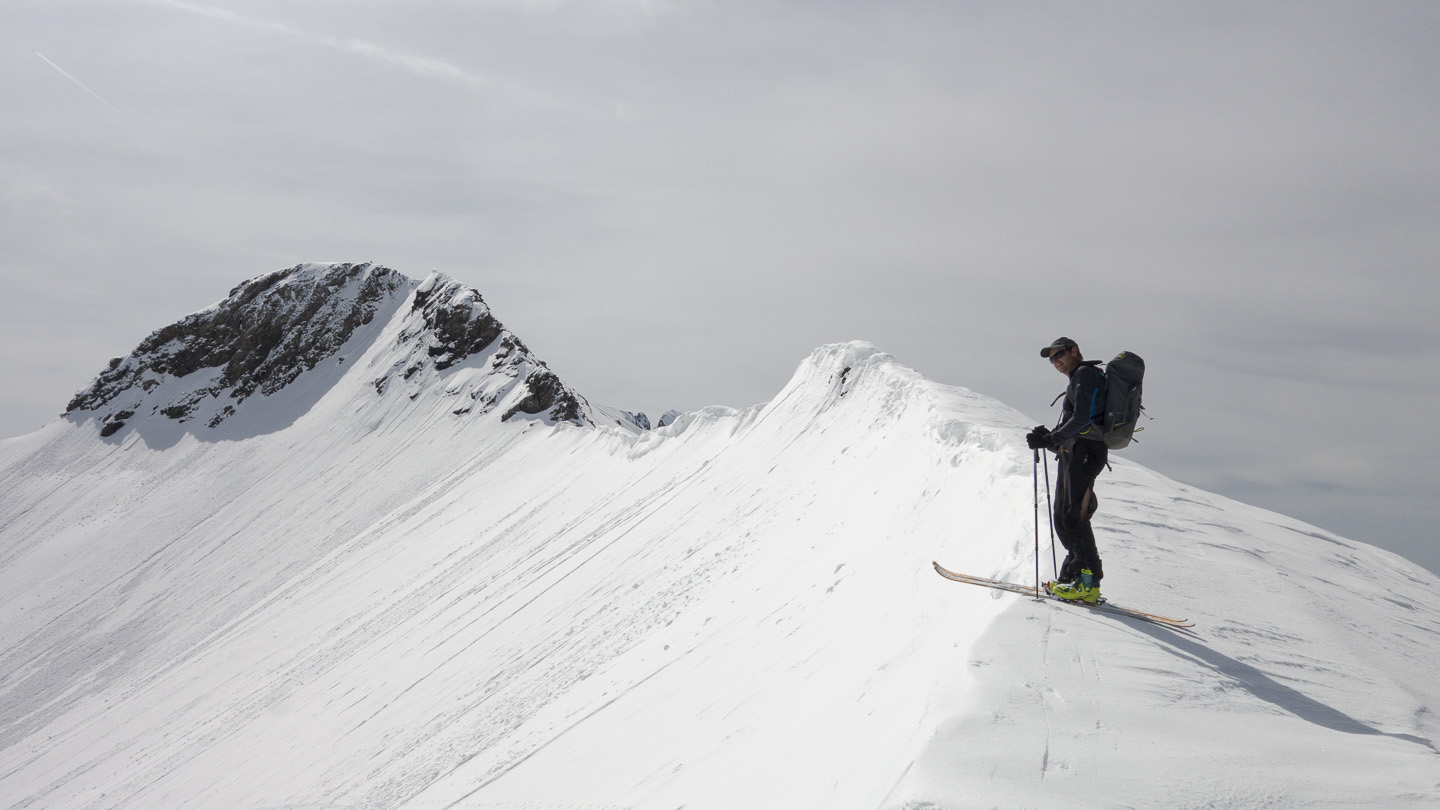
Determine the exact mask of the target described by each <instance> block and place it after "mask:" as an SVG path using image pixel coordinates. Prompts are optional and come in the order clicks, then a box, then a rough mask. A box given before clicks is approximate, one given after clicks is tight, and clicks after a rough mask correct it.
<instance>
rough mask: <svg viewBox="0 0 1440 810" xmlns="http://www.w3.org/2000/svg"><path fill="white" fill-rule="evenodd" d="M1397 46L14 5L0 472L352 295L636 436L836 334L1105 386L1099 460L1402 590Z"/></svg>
mask: <svg viewBox="0 0 1440 810" xmlns="http://www.w3.org/2000/svg"><path fill="white" fill-rule="evenodd" d="M1436 42H1440V5H1436V4H1434V3H1431V2H1415V3H1406V2H1387V3H1367V4H1358V3H1327V2H1298V3H1290V2H1273V3H1265V4H1253V3H1242V2H1193V3H1185V2H1178V3H1165V4H1155V3H1143V2H1134V3H1115V2H1099V3H1068V2H1067V3H1060V2H1056V3H1043V2H1042V3H1015V2H993V3H992V2H973V3H965V2H886V3H879V2H875V3H859V2H783V3H782V2H750V1H749V0H739V1H738V2H723V3H721V2H678V0H677V1H673V2H672V0H591V1H590V2H578V1H577V2H568V1H567V0H537V2H523V1H522V0H490V1H482V2H427V1H426V0H418V1H417V0H407V2H403V3H402V2H396V1H394V0H390V1H386V0H356V1H355V2H343V1H342V0H325V1H324V2H313V3H305V4H294V3H280V2H263V1H259V2H246V3H239V2H234V0H229V2H220V1H217V2H190V1H189V0H109V1H108V2H89V1H87V0H61V1H60V2H56V1H55V0H45V1H43V2H41V1H39V0H10V2H7V3H5V4H4V6H3V8H0V103H3V109H4V110H5V115H4V116H3V118H0V223H3V234H4V238H3V240H0V284H3V287H0V288H3V290H4V294H3V296H0V378H3V380H4V381H5V382H4V386H3V390H0V436H17V435H23V434H26V433H29V432H32V431H34V430H36V429H38V428H39V427H41V426H42V425H43V424H45V423H46V422H48V421H50V420H52V419H54V418H55V417H56V416H57V415H58V414H59V413H61V412H62V411H63V410H64V407H65V404H66V403H67V402H68V400H69V399H70V397H71V396H73V395H74V393H75V392H77V391H78V390H80V389H82V388H85V387H86V386H87V385H88V384H89V382H90V381H91V380H92V379H93V377H94V376H95V375H96V374H97V373H98V372H99V371H101V370H102V369H103V368H104V366H105V363H106V362H107V360H108V359H109V358H111V357H116V356H121V355H125V354H127V353H129V352H130V350H131V349H133V348H134V347H135V345H136V344H138V343H139V341H140V340H141V339H143V338H144V337H145V336H146V335H148V334H149V333H150V332H151V331H153V330H155V329H158V328H160V327H161V326H164V325H167V324H169V323H172V322H174V321H175V320H178V319H179V318H181V317H183V316H184V315H186V314H188V313H190V312H193V311H195V310H198V309H201V308H203V307H205V306H208V305H209V304H211V303H213V302H215V301H218V300H220V299H222V298H224V297H225V295H226V294H227V293H228V291H229V290H230V289H231V288H232V287H234V286H235V285H236V284H238V283H239V282H241V281H243V280H245V279H248V278H251V277H254V276H257V275H261V274H264V273H267V272H270V271H273V270H277V269H281V268H284V267H289V266H292V265H294V264H296V263H299V262H306V261H374V262H378V263H382V264H385V265H387V266H389V267H393V268H395V269H397V270H399V271H401V272H403V273H406V274H407V275H410V276H413V277H416V278H422V277H424V276H425V275H426V274H428V273H429V272H430V271H431V270H440V271H442V272H445V273H447V274H449V275H450V276H452V277H454V278H456V279H458V280H461V281H463V282H465V283H467V284H470V285H471V286H474V287H475V288H476V289H478V290H480V292H481V293H482V294H483V295H484V297H485V299H486V301H487V302H488V303H489V304H490V306H491V307H492V309H493V310H494V312H495V314H496V316H497V317H498V318H499V319H500V320H501V321H503V322H504V323H505V324H506V325H507V326H508V327H509V328H510V329H512V330H513V331H514V332H516V333H517V334H518V335H520V336H521V338H522V339H523V340H524V341H525V342H526V343H527V344H528V345H529V346H530V348H531V349H532V350H534V351H535V353H536V354H537V355H538V356H539V357H541V358H542V359H544V360H545V361H546V362H547V363H548V364H549V365H550V367H551V368H552V369H553V370H554V371H555V372H556V373H557V374H558V375H559V376H560V377H561V378H562V379H564V380H565V381H566V382H567V383H569V384H570V385H571V386H572V387H574V388H575V389H577V390H578V391H580V392H581V393H582V394H584V395H585V396H586V397H587V398H589V399H591V400H592V401H595V402H599V403H603V404H606V405H612V406H615V407H620V408H625V409H628V410H641V411H646V412H648V413H650V414H652V415H655V416H658V415H659V414H660V413H662V412H664V411H665V410H668V409H672V408H673V409H679V410H693V409H696V408H700V407H703V406H706V405H717V404H718V405H730V406H736V407H742V406H747V405H752V404H755V403H759V402H764V401H767V400H769V399H770V398H771V397H773V396H774V395H775V394H776V393H777V392H778V391H779V390H780V388H781V387H782V386H783V385H784V384H785V382H786V381H787V380H788V379H789V377H790V375H791V374H792V372H793V371H794V369H795V367H796V366H797V365H798V364H799V362H800V361H801V360H802V359H803V358H804V357H806V356H807V355H808V354H809V353H810V352H811V351H812V350H813V349H814V348H816V347H817V346H820V345H823V344H828V343H833V342H838V341H848V340H855V339H858V340H866V341H870V342H872V343H875V344H876V345H878V346H880V347H881V348H882V349H884V350H885V351H887V352H889V353H891V354H892V355H894V356H895V357H896V358H897V359H898V360H900V361H901V362H902V363H904V364H906V365H908V366H911V367H913V368H915V369H916V370H918V371H920V372H921V373H922V374H924V375H925V376H927V377H929V378H931V379H934V380H937V381H940V382H944V383H949V384H954V385H960V386H965V387H967V388H971V389H973V390H975V391H978V392H980V393H983V394H987V395H990V396H994V397H997V398H999V399H1001V400H1002V401H1004V402H1006V403H1007V404H1009V405H1012V406H1014V407H1016V408H1018V409H1020V410H1021V411H1023V412H1025V413H1027V414H1030V415H1032V416H1033V417H1034V418H1035V420H1036V423H1037V424H1040V423H1053V421H1054V419H1055V417H1056V415H1057V412H1058V406H1057V407H1056V408H1054V409H1052V408H1051V406H1050V402H1051V400H1052V399H1053V398H1054V397H1055V396H1056V395H1057V394H1058V393H1060V391H1061V390H1063V387H1064V382H1065V381H1064V379H1062V378H1061V377H1060V376H1059V375H1057V374H1056V373H1055V372H1054V371H1053V370H1052V369H1051V368H1050V367H1049V365H1048V363H1046V362H1045V361H1044V360H1042V359H1041V358H1040V356H1039V349H1040V347H1042V346H1045V345H1047V344H1049V343H1050V341H1051V340H1053V339H1054V338H1055V337H1058V336H1060V335H1065V336H1068V337H1071V338H1074V339H1075V340H1076V341H1078V342H1079V343H1080V345H1081V347H1082V349H1083V350H1084V352H1085V354H1086V356H1087V357H1089V358H1091V359H1108V358H1109V357H1111V356H1113V355H1114V354H1116V353H1117V352H1119V351H1122V350H1125V351H1132V352H1135V353H1137V354H1139V355H1141V356H1142V357H1144V358H1145V360H1146V361H1147V365H1148V371H1147V377H1146V388H1145V400H1146V406H1147V410H1148V412H1149V415H1150V417H1151V419H1150V420H1149V421H1146V422H1145V428H1146V430H1145V432H1144V433H1142V434H1141V441H1140V442H1139V443H1138V444H1137V445H1134V446H1132V447H1131V448H1129V449H1127V450H1125V451H1123V452H1124V453H1125V455H1126V457H1128V458H1132V459H1134V460H1136V461H1138V462H1140V463H1142V464H1145V465H1146V466H1149V467H1151V468H1153V469H1155V470H1157V471H1159V472H1161V473H1163V474H1165V475H1167V476H1170V477H1172V478H1175V479H1178V480H1180V481H1183V482H1185V483H1188V484H1192V485H1194V486H1198V487H1201V488H1204V489H1208V490H1211V491H1215V492H1218V493H1221V494H1225V495H1228V496H1231V497H1235V498H1238V499H1240V500H1242V501H1245V502H1248V503H1252V504H1255V505H1258V506H1263V507H1266V508H1270V509H1274V510H1277V511H1280V512H1283V513H1285V514H1288V515H1292V516H1295V517H1299V518H1301V519H1304V520H1307V521H1309V522H1312V523H1315V524H1317V525H1319V526H1321V527H1323V528H1325V529H1329V530H1332V531H1335V532H1338V533H1340V534H1343V535H1346V536H1348V537H1351V538H1354V539H1357V540H1362V541H1365V542H1369V543H1374V544H1376V545H1379V546H1381V547H1383V548H1387V549H1390V550H1393V551H1396V552H1397V553H1400V554H1403V555H1405V556H1407V557H1409V558H1410V559H1412V560H1415V561H1416V562H1419V563H1421V564H1422V565H1425V566H1427V567H1428V568H1430V569H1431V570H1432V571H1437V572H1440V543H1437V542H1436V541H1437V537H1436V530H1435V528H1434V527H1435V525H1436V523H1437V520H1440V486H1437V484H1440V460H1437V459H1440V432H1437V431H1436V430H1435V429H1434V428H1433V427H1429V425H1430V423H1432V422H1433V415H1434V414H1435V413H1437V412H1440V352H1436V351H1435V349H1434V348H1433V347H1435V346H1437V345H1440V326H1437V324H1436V319H1435V316H1434V310H1435V309H1436V302H1437V301H1440V274H1437V273H1436V272H1435V271H1436V269H1437V267H1440V78H1437V77H1440V48H1437V46H1436V44H1435V43H1436ZM1022 440H1023V438H1022V437H1017V441H1022ZM1098 493H1099V495H1100V497H1101V499H1102V501H1103V499H1104V478H1103V477H1102V478H1101V480H1100V483H1099V484H1098ZM1177 542H1183V538H1177ZM1102 545H1103V539H1102ZM1102 552H1103V547H1102Z"/></svg>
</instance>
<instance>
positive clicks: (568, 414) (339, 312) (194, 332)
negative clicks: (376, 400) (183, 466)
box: [66, 263, 590, 437]
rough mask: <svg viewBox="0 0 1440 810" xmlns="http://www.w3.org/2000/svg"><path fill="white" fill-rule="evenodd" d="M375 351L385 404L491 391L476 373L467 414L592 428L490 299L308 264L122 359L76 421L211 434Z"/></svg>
mask: <svg viewBox="0 0 1440 810" xmlns="http://www.w3.org/2000/svg"><path fill="white" fill-rule="evenodd" d="M406 304H408V306H406ZM392 333H394V337H393V339H392V340H391V341H388V342H386V343H385V345H378V342H379V341H381V340H382V339H383V338H384V337H390V336H391V335H392ZM371 349H378V354H376V353H370V350H371ZM364 353H369V354H368V355H367V356H370V358H371V364H372V365H377V366H378V369H377V373H376V375H375V376H374V377H372V378H371V379H370V380H369V381H368V382H369V385H370V387H371V388H372V389H373V391H374V395H375V396H378V397H382V398H383V397H385V396H387V395H388V394H389V393H390V392H391V390H392V387H393V386H392V383H393V382H394V381H395V380H397V379H399V380H403V381H406V382H407V383H408V384H407V385H406V386H405V389H404V396H407V397H409V398H410V399H415V398H417V397H418V396H419V393H420V390H421V388H422V386H423V385H424V384H425V383H433V382H435V381H436V380H437V379H438V378H441V377H445V376H447V375H446V372H450V373H451V374H452V375H453V373H454V372H455V371H456V370H458V369H460V368H463V367H473V366H479V367H481V368H483V370H484V375H483V376H485V377H488V378H490V379H489V380H478V379H477V378H476V375H474V374H473V373H472V374H470V375H468V376H467V378H466V379H467V380H469V384H468V385H466V386H455V385H451V384H449V381H446V384H447V385H448V387H449V390H448V392H447V393H448V394H450V395H452V396H456V395H459V394H461V393H468V394H469V395H470V396H469V397H468V399H467V401H465V402H463V403H462V404H460V405H458V406H456V407H455V408H453V409H452V412H453V413H455V414H456V415H462V414H467V413H474V412H480V413H485V412H489V411H490V410H493V409H495V408H499V407H502V406H503V411H502V417H501V418H502V419H504V420H508V419H511V418H513V417H515V416H516V415H519V414H527V415H536V416H541V417H543V418H545V419H548V420H551V421H569V422H577V423H585V422H589V421H590V418H589V415H588V413H587V409H586V406H585V404H584V401H583V400H582V399H581V398H580V397H578V396H577V395H576V394H575V393H574V392H573V391H571V390H570V389H569V388H568V387H566V386H565V385H564V383H562V382H561V381H560V379H559V378H558V377H556V376H555V374H554V373H553V372H551V371H550V369H549V368H548V367H546V366H545V364H544V363H542V362H540V361H539V360H537V359H535V358H534V356H533V355H532V354H531V353H530V351H529V349H528V348H526V346H525V344H524V343H523V342H521V341H520V339H519V338H518V337H516V336H515V335H514V334H512V333H511V332H509V331H508V330H507V329H505V327H504V325H503V324H501V323H500V322H499V321H498V320H496V318H495V317H494V315H493V314H492V313H491V312H490V309H489V307H488V306H487V305H486V304H485V301H484V299H482V298H481V296H480V293H479V292H477V291H476V290H474V289H471V288H469V287H466V286H464V285H462V284H460V283H459V282H456V281H454V280H452V279H450V278H448V277H446V276H444V275H443V274H440V273H434V274H432V275H431V276H430V277H428V278H426V279H425V280H424V281H416V280H414V279H411V278H409V277H407V276H405V275H403V274H401V273H399V272H396V271H395V270H392V269H390V268H388V267H383V266H380V265H376V264H370V263H364V264H351V263H340V264H301V265H296V266H295V267H291V268H289V269H287V270H280V271H277V272H274V273H270V274H268V275H264V276H260V277H258V278H254V279H251V280H249V281H246V282H244V283H242V284H240V285H239V286H237V287H235V288H234V289H233V290H231V291H230V294H229V295H228V296H227V297H226V298H225V299H224V300H223V301H221V302H219V303H218V304H215V305H214V306H211V307H209V308H207V309H204V310H201V311H200V312H196V313H194V314H192V315H189V316H187V317H185V318H182V319H181V320H179V321H177V322H175V323H173V324H170V325H169V326H166V327H164V328H162V329H159V330H157V331H155V332H154V333H152V334H151V335H150V336H149V337H147V338H146V339H145V340H143V341H141V343H140V345H139V346H137V347H136V348H135V350H134V351H133V352H131V353H130V355H129V356H128V357H117V358H115V359H113V360H111V361H110V364H109V366H108V367H107V368H106V369H105V370H104V371H102V372H101V373H100V374H99V376H97V377H96V379H95V381H94V382H93V383H92V384H91V385H90V386H89V387H88V388H86V389H85V390H83V391H81V392H80V393H78V394H76V396H75V398H74V399H72V400H71V401H70V404H69V406H68V407H67V408H66V415H67V416H69V417H72V418H80V419H86V418H94V419H95V420H96V421H97V422H98V425H99V430H100V434H101V435H102V436H106V437H108V436H112V435H114V434H116V433H118V432H119V431H120V430H122V429H123V428H124V427H125V426H126V425H127V424H132V423H133V422H134V421H135V420H136V419H137V418H151V417H163V418H165V419H169V420H173V421H174V422H177V423H182V424H185V425H186V427H187V429H191V430H195V431H196V432H199V431H200V430H203V429H211V430H213V429H215V428H217V427H219V426H220V425H221V423H223V422H225V421H226V420H228V419H230V418H231V417H233V416H234V415H235V414H236V413H237V412H238V409H240V408H241V407H242V406H243V403H246V402H247V401H252V400H253V399H254V398H255V397H256V395H259V396H260V397H262V398H265V397H271V396H273V395H276V394H278V393H279V392H280V391H282V390H283V389H285V388H286V387H287V386H290V385H292V384H294V383H295V382H296V381H297V380H299V379H300V378H301V377H302V376H303V375H305V374H306V373H307V372H311V371H313V370H315V369H316V368H317V367H319V366H320V365H321V364H322V363H326V362H327V361H332V358H333V363H334V364H337V365H341V364H343V363H344V362H345V360H346V357H347V356H349V357H354V356H357V355H360V354H364Z"/></svg>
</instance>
